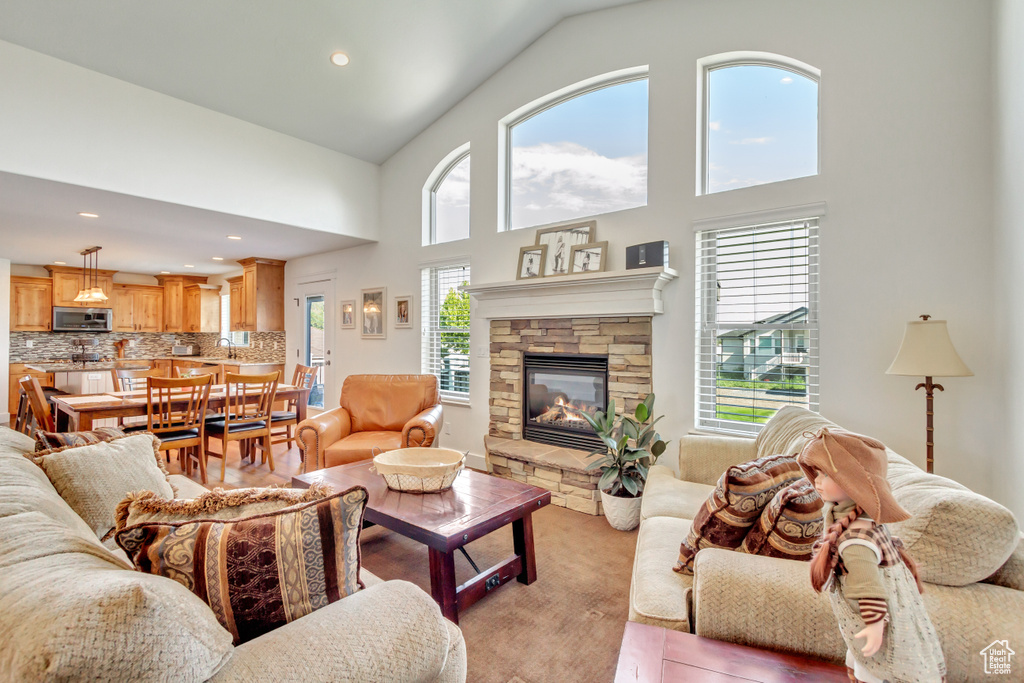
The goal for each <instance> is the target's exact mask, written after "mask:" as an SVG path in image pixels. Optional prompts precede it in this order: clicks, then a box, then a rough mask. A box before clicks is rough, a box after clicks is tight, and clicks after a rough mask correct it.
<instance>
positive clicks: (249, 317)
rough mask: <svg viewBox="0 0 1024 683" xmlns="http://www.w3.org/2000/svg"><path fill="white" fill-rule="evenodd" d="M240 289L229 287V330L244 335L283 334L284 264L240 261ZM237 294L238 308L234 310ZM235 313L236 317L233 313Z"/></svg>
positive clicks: (246, 259)
mask: <svg viewBox="0 0 1024 683" xmlns="http://www.w3.org/2000/svg"><path fill="white" fill-rule="evenodd" d="M238 262H239V263H240V264H241V265H242V267H243V268H244V270H243V271H242V280H241V286H240V287H239V288H236V287H235V284H234V282H232V280H233V278H232V280H229V281H228V282H229V283H231V292H232V294H231V309H232V319H231V330H232V331H244V332H280V331H283V330H284V264H285V262H284V261H279V260H277V259H266V258H256V257H253V258H245V259H239V260H238ZM236 291H237V294H240V295H241V296H240V297H239V298H240V299H241V305H240V306H238V307H236V306H235V296H236ZM236 309H237V313H238V315H237V317H235V315H234V314H235V311H236Z"/></svg>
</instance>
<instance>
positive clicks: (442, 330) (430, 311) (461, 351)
mask: <svg viewBox="0 0 1024 683" xmlns="http://www.w3.org/2000/svg"><path fill="white" fill-rule="evenodd" d="M422 277H423V296H422V297H420V301H421V302H422V306H423V311H422V315H421V316H420V320H421V321H422V324H423V330H422V338H423V342H422V343H423V347H422V360H421V367H422V371H423V372H424V373H431V374H434V375H437V377H438V381H439V386H440V388H441V398H445V399H450V400H452V399H454V400H456V401H468V400H469V293H468V292H463V291H461V290H460V289H459V287H461V286H462V285H468V284H469V265H468V264H457V265H446V266H437V267H431V268H424V269H423V270H422Z"/></svg>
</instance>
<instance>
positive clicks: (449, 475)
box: [373, 448, 466, 493]
mask: <svg viewBox="0 0 1024 683" xmlns="http://www.w3.org/2000/svg"><path fill="white" fill-rule="evenodd" d="M465 457H466V456H465V454H463V453H460V452H458V451H453V450H452V449H450V448H399V449H396V450H393V451H387V452H385V453H381V454H380V455H377V456H375V457H374V458H373V466H374V468H375V469H376V470H377V473H378V474H380V475H381V476H382V477H384V481H385V482H386V483H387V485H388V488H389V489H392V490H395V491H403V492H405V493H437V492H438V491H447V490H448V489H450V488H451V487H452V483H453V482H454V481H455V477H457V476H459V471H460V470H461V469H462V463H463V460H465Z"/></svg>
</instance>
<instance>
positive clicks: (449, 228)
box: [433, 154, 469, 244]
mask: <svg viewBox="0 0 1024 683" xmlns="http://www.w3.org/2000/svg"><path fill="white" fill-rule="evenodd" d="M467 237H469V155H468V154H467V155H466V157H465V158H464V159H463V160H462V161H460V162H459V163H458V164H456V165H455V168H453V169H452V170H451V171H450V172H449V173H448V175H446V176H445V178H444V180H442V181H441V185H440V186H439V187H438V188H437V190H436V191H435V192H434V241H433V244H440V243H441V242H453V241H455V240H461V239H465V238H467Z"/></svg>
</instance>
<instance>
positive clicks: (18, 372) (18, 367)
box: [7, 363, 54, 422]
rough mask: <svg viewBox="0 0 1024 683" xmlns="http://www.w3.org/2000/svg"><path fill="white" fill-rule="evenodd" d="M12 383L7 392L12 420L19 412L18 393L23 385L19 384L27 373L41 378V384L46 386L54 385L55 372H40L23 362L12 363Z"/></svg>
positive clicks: (8, 407)
mask: <svg viewBox="0 0 1024 683" xmlns="http://www.w3.org/2000/svg"><path fill="white" fill-rule="evenodd" d="M9 367H10V370H9V373H10V384H9V391H8V394H7V412H9V413H10V414H11V421H12V422H13V420H14V415H16V414H17V412H18V394H19V391H20V390H21V386H20V385H19V384H18V382H19V381H21V378H23V377H24V376H25V375H31V376H32V377H35V378H36V379H37V380H39V384H41V385H42V386H44V387H52V386H54V384H53V373H52V372H50V373H47V372H39V371H38V370H29V369H28V368H26V367H25V366H24V365H23V364H21V363H11V364H10V366H9Z"/></svg>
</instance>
